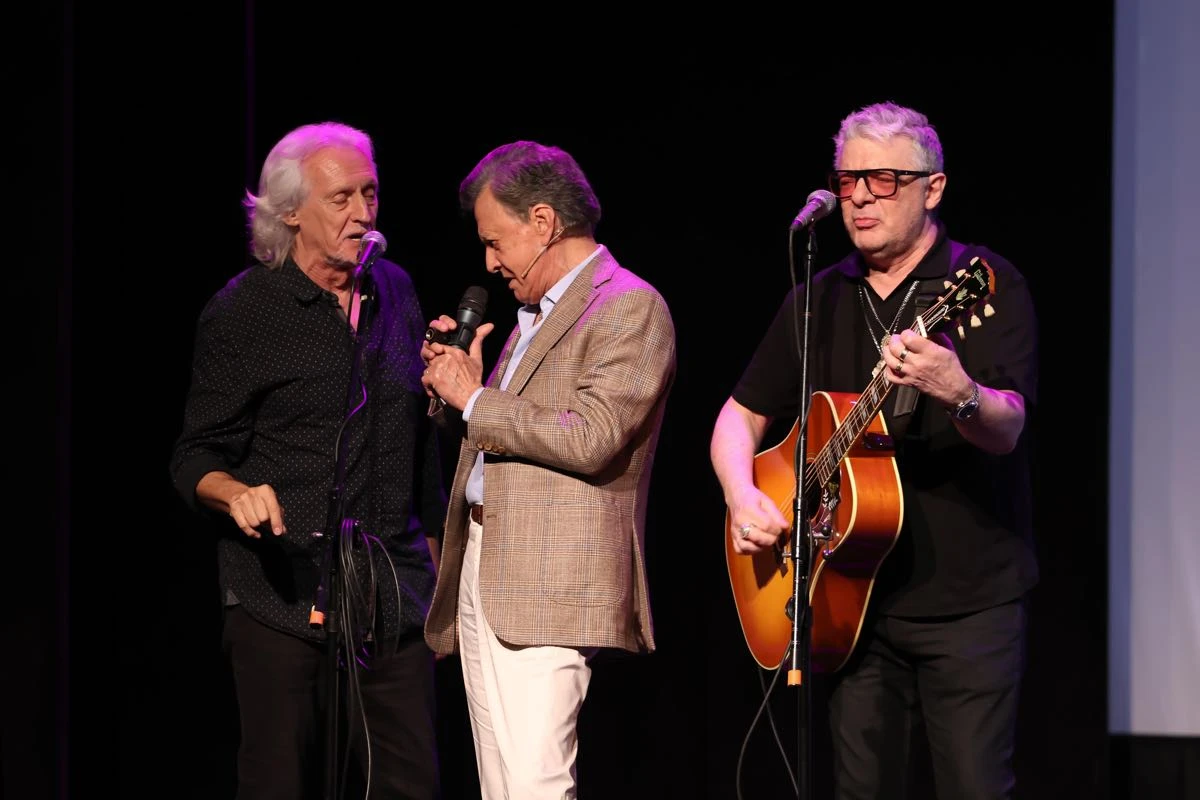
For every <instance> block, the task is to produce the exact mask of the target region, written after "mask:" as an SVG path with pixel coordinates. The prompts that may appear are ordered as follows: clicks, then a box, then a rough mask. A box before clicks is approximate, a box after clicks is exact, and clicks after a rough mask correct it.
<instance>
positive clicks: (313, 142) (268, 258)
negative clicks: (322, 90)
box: [244, 122, 375, 269]
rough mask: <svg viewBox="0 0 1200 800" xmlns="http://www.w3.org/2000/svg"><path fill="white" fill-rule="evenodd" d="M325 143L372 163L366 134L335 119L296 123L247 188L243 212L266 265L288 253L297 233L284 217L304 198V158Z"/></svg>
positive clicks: (256, 251)
mask: <svg viewBox="0 0 1200 800" xmlns="http://www.w3.org/2000/svg"><path fill="white" fill-rule="evenodd" d="M326 147H353V148H355V149H356V150H358V151H359V152H361V153H362V154H363V155H365V156H366V157H367V159H368V160H369V161H370V162H371V166H372V167H373V166H375V149H374V146H373V145H372V143H371V137H370V136H368V135H367V134H365V133H363V132H362V131H360V130H358V129H357V128H351V127H350V126H349V125H343V124H342V123H340V122H320V123H316V124H313V125H301V126H300V127H299V128H296V129H295V130H293V131H291V132H290V133H288V134H287V135H285V136H284V137H283V138H282V139H280V140H279V142H278V143H277V144H276V145H275V146H274V147H272V148H271V152H270V153H268V154H267V159H266V161H264V162H263V167H262V174H261V175H260V176H259V180H258V194H257V195H255V194H252V193H250V192H246V200H245V201H244V204H245V206H246V216H247V219H248V221H249V226H250V242H251V250H252V252H253V253H254V257H255V258H257V259H258V260H259V261H261V262H262V263H263V264H265V265H266V266H268V267H270V268H271V269H276V268H278V267H280V266H282V265H283V262H284V261H286V260H287V257H288V255H289V254H290V253H291V251H292V243H293V242H294V241H295V240H296V231H295V230H294V229H293V228H292V227H291V226H290V225H288V224H287V223H286V222H284V221H283V218H284V217H286V216H287V215H288V214H291V213H292V212H293V211H295V210H296V209H297V208H299V207H300V205H301V204H302V203H303V202H304V200H305V198H306V197H308V191H309V186H308V182H307V181H306V180H305V179H304V170H303V168H302V165H303V163H304V160H305V159H306V158H308V157H309V156H311V155H312V154H313V153H315V152H317V151H318V150H322V149H324V148H326Z"/></svg>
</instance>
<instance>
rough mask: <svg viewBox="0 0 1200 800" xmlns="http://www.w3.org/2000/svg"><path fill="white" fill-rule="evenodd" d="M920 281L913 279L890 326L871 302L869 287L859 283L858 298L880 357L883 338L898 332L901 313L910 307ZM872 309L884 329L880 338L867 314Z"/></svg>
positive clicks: (873, 314) (868, 331) (872, 313)
mask: <svg viewBox="0 0 1200 800" xmlns="http://www.w3.org/2000/svg"><path fill="white" fill-rule="evenodd" d="M918 283H920V281H913V282H912V283H911V284H910V285H909V287H908V292H907V293H905V295H904V299H903V300H901V301H900V307H899V308H898V309H896V316H894V317H892V325H891V327H888V326H886V325H884V324H883V320H882V319H880V318H879V312H878V311H876V310H875V304H874V303H873V302H871V297H870V295H868V294H867V289H866V287H865V286H863V285H862V284H861V283H860V284H859V285H858V299H859V303H860V304H861V305H862V307H863V317H865V318H866V320H867V333H868V334H870V336H871V341H872V343H873V344H874V345H875V349H876V350H878V351H879V357H880V358H882V357H883V340H884V339H886V338H887V337H888V336H891V335H892V334H893V333H895V332H896V326H897V324H898V323H899V322H900V315H901V314H903V313H904V309H905V308H907V307H908V301H909V300H911V299H912V296H913V292H915V291H916V290H917V284H918ZM868 308H869V309H871V315H872V316H874V317H875V321H876V322H878V323H879V327H880V329H881V330H882V331H883V336H881V337H880V338H879V339H878V340H877V339H876V338H875V333H874V329H873V328H872V327H871V317H868V316H867V309H868Z"/></svg>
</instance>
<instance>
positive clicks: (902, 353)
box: [896, 347, 908, 361]
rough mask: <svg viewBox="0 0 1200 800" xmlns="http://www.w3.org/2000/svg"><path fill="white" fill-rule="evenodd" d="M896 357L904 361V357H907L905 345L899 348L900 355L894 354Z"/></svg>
mask: <svg viewBox="0 0 1200 800" xmlns="http://www.w3.org/2000/svg"><path fill="white" fill-rule="evenodd" d="M896 358H898V359H900V360H901V361H904V359H906V358H908V348H907V347H906V348H904V349H903V350H901V351H900V355H898V356H896Z"/></svg>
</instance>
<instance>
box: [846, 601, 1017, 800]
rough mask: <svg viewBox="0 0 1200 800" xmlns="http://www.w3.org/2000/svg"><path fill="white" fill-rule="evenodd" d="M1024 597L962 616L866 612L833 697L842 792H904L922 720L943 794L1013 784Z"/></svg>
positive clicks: (993, 793) (997, 793)
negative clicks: (912, 616)
mask: <svg viewBox="0 0 1200 800" xmlns="http://www.w3.org/2000/svg"><path fill="white" fill-rule="evenodd" d="M1025 615H1026V610H1025V604H1024V602H1023V601H1021V600H1014V601H1013V602H1011V603H1005V604H1004V605H1001V606H997V607H995V608H990V609H987V610H984V611H979V612H976V613H973V614H967V615H965V616H959V617H939V618H932V619H905V618H898V617H875V618H874V619H873V620H872V619H868V620H867V624H866V625H865V626H864V629H863V634H862V635H863V639H862V640H861V641H860V642H859V643H858V647H857V648H856V651H855V654H854V656H853V657H852V658H851V660H850V662H849V663H847V665H846V666H845V667H843V670H842V672H841V673H839V676H838V678H837V682H836V684H835V686H834V688H833V693H832V695H831V696H830V700H829V706H830V708H829V710H830V724H831V726H832V733H833V753H834V773H835V782H836V786H837V795H836V796H837V797H838V798H841V799H842V800H867V799H868V798H871V800H877V799H878V798H889V799H890V798H903V797H905V795H906V789H907V785H908V781H909V778H910V775H909V755H910V751H911V749H912V736H913V731H914V728H916V727H917V723H918V721H923V722H924V728H925V731H926V734H927V736H928V740H929V753H930V756H931V758H932V761H933V773H934V782H935V784H936V787H937V797H938V799H939V800H958V798H963V799H964V800H965V799H966V798H970V800H992V799H993V798H1008V797H1010V796H1011V794H1012V791H1013V784H1014V778H1013V771H1012V753H1013V737H1014V734H1015V731H1016V720H1017V695H1018V691H1019V687H1020V682H1021V674H1022V672H1023V670H1024V664H1025V623H1026V618H1025Z"/></svg>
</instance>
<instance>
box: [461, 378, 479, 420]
mask: <svg viewBox="0 0 1200 800" xmlns="http://www.w3.org/2000/svg"><path fill="white" fill-rule="evenodd" d="M483 388H484V387H482V386H480V387H479V388H478V389H476V390H475V391H474V392H472V393H471V399H470V400H468V401H467V404H466V405H465V406H463V419H465V420H468V421H470V419H471V410H472V409H473V408H475V401H476V400H478V399H479V395H481V394H483Z"/></svg>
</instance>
